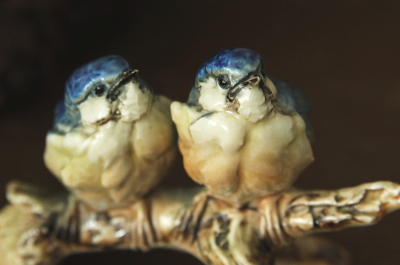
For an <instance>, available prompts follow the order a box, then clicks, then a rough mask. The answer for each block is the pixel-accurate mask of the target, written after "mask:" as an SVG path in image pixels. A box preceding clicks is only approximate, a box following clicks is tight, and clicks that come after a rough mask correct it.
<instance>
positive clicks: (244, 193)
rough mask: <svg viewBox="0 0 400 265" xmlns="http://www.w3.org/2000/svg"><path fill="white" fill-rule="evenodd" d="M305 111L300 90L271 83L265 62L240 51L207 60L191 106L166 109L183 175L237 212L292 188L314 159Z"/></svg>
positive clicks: (251, 52) (200, 70)
mask: <svg viewBox="0 0 400 265" xmlns="http://www.w3.org/2000/svg"><path fill="white" fill-rule="evenodd" d="M307 110H308V105H307V103H306V101H305V99H304V97H303V96H302V94H301V93H300V91H299V90H296V89H293V88H291V87H290V86H288V85H287V84H285V83H283V82H281V81H278V80H274V79H270V78H268V77H267V76H266V74H265V71H264V63H263V60H262V58H261V57H260V56H259V55H258V54H257V53H255V52H254V51H251V50H248V49H239V48H236V49H230V50H224V51H222V52H220V53H218V54H217V55H215V56H214V57H212V58H211V59H210V60H208V61H206V62H205V63H204V64H203V65H202V66H201V67H200V68H199V70H198V73H197V76H196V81H195V86H194V87H193V89H192V90H191V92H190V96H189V100H188V102H187V103H186V104H183V103H180V102H173V103H172V105H171V114H172V119H173V121H174V122H175V124H176V126H177V129H178V134H179V148H180V151H181V153H182V155H183V158H184V166H185V169H186V171H187V173H188V174H189V176H190V177H191V178H192V179H193V180H194V181H196V182H197V183H199V184H203V185H205V186H206V187H207V189H208V194H209V195H210V196H212V197H214V198H218V199H222V200H225V201H227V202H229V203H231V204H233V205H236V206H238V207H240V206H242V205H244V204H245V203H247V202H250V201H252V200H255V199H257V198H260V197H263V196H267V195H270V194H274V193H277V192H280V191H282V190H284V189H286V188H288V187H290V186H291V184H292V183H293V181H294V180H295V179H296V177H297V176H298V175H299V174H300V172H301V171H302V170H303V169H305V168H306V167H307V166H308V165H309V164H310V163H311V162H312V161H313V159H314V158H313V153H312V150H311V146H310V142H309V139H308V136H307V134H308V132H309V129H308V128H307V127H308V126H307V125H306V122H305V120H304V119H303V117H302V115H303V114H305V112H307ZM200 201H201V200H200Z"/></svg>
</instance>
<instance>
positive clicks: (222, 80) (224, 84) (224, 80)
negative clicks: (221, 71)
mask: <svg viewBox="0 0 400 265" xmlns="http://www.w3.org/2000/svg"><path fill="white" fill-rule="evenodd" d="M217 81H218V85H219V86H220V87H221V88H224V89H227V88H229V87H230V86H231V83H230V82H229V78H228V77H227V76H226V75H223V76H219V77H217Z"/></svg>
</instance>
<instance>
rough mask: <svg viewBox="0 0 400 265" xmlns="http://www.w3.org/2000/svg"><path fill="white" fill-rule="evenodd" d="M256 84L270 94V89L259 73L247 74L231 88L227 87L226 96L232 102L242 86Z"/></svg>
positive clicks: (253, 85)
mask: <svg viewBox="0 0 400 265" xmlns="http://www.w3.org/2000/svg"><path fill="white" fill-rule="evenodd" d="M257 85H259V87H260V88H261V89H263V90H264V91H265V92H266V93H267V94H272V92H271V90H270V89H269V88H268V87H267V86H266V85H265V82H264V81H263V79H262V78H261V77H260V76H259V75H256V74H250V75H249V76H247V77H245V78H243V80H241V81H239V82H238V83H237V84H236V85H234V86H233V87H232V88H231V89H229V91H228V94H227V95H226V98H227V99H228V100H229V101H230V102H233V101H234V100H235V98H236V96H237V95H238V94H239V93H240V91H242V89H243V88H245V87H247V86H252V87H255V86H257Z"/></svg>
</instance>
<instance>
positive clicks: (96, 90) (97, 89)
mask: <svg viewBox="0 0 400 265" xmlns="http://www.w3.org/2000/svg"><path fill="white" fill-rule="evenodd" d="M93 91H94V94H95V95H96V96H98V97H101V96H102V95H104V92H105V91H106V86H105V85H104V84H98V85H96V86H95V87H94V90H93Z"/></svg>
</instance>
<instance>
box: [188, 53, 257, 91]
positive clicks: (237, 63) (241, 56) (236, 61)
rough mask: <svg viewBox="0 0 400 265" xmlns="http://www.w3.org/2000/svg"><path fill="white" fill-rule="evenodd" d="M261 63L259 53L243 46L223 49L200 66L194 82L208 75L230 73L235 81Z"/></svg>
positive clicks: (255, 68)
mask: <svg viewBox="0 0 400 265" xmlns="http://www.w3.org/2000/svg"><path fill="white" fill-rule="evenodd" d="M261 63H262V58H261V57H260V55H258V54H257V53H256V52H254V51H252V50H249V49H244V48H234V49H228V50H223V51H221V52H219V53H217V54H216V55H215V56H214V57H212V58H211V59H209V60H208V61H206V62H205V63H204V64H203V65H202V66H200V68H199V70H198V72H197V76H196V84H198V82H201V81H203V80H204V79H206V78H208V77H209V76H218V75H221V74H227V75H230V76H231V78H233V79H234V80H232V81H237V80H240V79H241V78H243V77H245V76H246V75H248V74H249V73H250V72H254V71H256V70H257V68H258V67H259V66H260V64H261Z"/></svg>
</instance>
